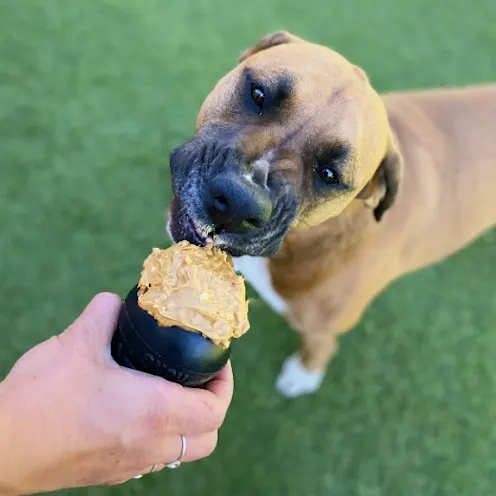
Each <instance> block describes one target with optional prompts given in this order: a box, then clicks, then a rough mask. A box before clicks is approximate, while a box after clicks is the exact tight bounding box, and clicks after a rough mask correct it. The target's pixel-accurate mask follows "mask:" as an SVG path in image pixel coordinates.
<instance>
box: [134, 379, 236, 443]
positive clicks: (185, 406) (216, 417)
mask: <svg viewBox="0 0 496 496" xmlns="http://www.w3.org/2000/svg"><path fill="white" fill-rule="evenodd" d="M224 374H225V376H224V377H225V378H224V379H220V380H219V381H218V384H217V385H214V386H213V387H214V390H216V391H217V393H218V395H217V394H216V393H213V392H211V391H209V390H208V389H200V388H188V387H183V386H181V385H179V384H176V383H173V382H169V381H165V380H163V379H161V378H158V377H150V376H143V380H142V387H141V388H140V389H141V392H142V393H144V392H145V391H146V393H145V397H144V399H143V403H144V404H146V405H148V408H149V410H148V413H147V421H146V422H142V425H144V426H146V425H148V426H152V429H153V431H154V432H155V435H158V436H161V437H162V436H163V437H168V436H171V435H177V434H184V435H197V434H204V433H207V432H211V431H214V430H217V429H219V428H220V426H221V425H222V423H223V421H224V418H225V415H226V411H227V408H228V406H229V403H230V399H231V395H232V387H231V386H232V382H231V381H230V380H229V377H230V375H229V369H228V370H227V372H225V373H224ZM152 383H153V387H150V384H152ZM219 391H220V392H219Z"/></svg>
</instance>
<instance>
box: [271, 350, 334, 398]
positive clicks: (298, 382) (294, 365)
mask: <svg viewBox="0 0 496 496" xmlns="http://www.w3.org/2000/svg"><path fill="white" fill-rule="evenodd" d="M324 375H325V373H324V371H317V372H314V371H310V370H307V369H306V368H305V367H304V366H303V363H301V359H300V357H299V355H298V354H294V355H291V356H290V357H289V358H288V359H287V360H286V361H285V362H284V364H283V366H282V368H281V372H280V373H279V376H278V378H277V379H276V383H275V387H276V390H277V391H278V392H279V393H281V394H282V395H283V396H286V397H287V398H296V397H298V396H302V395H304V394H310V393H314V392H315V391H317V389H319V388H320V386H321V384H322V381H323V380H324Z"/></svg>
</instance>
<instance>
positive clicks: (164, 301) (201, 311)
mask: <svg viewBox="0 0 496 496" xmlns="http://www.w3.org/2000/svg"><path fill="white" fill-rule="evenodd" d="M138 286H139V291H138V305H139V306H140V307H141V308H143V309H144V310H146V311H147V312H148V313H149V314H150V315H151V316H152V317H154V318H155V319H156V320H157V322H158V323H159V324H160V325H162V326H165V327H168V326H174V325H175V326H178V327H181V328H183V329H186V330H189V331H193V332H200V333H201V334H203V335H204V336H205V337H207V338H209V339H211V340H212V341H213V342H214V343H216V344H219V345H220V346H223V347H228V346H229V344H230V342H231V339H232V338H238V337H240V336H242V335H243V334H245V333H246V332H247V331H248V329H249V323H248V303H247V301H246V292H245V284H244V280H243V278H242V277H241V276H238V275H237V274H236V273H235V272H234V269H233V265H232V262H231V259H230V257H229V256H228V255H227V254H226V253H224V252H223V251H221V250H219V249H218V248H214V247H213V246H212V245H208V246H206V247H204V248H201V247H198V246H195V245H192V244H190V243H188V242H187V241H181V242H180V243H178V244H176V245H173V246H172V247H171V248H169V249H167V250H160V249H158V248H154V249H153V251H152V253H151V254H150V255H149V256H148V258H147V259H146V260H145V262H144V265H143V271H142V273H141V278H140V281H139V283H138Z"/></svg>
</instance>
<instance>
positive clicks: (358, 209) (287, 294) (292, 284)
mask: <svg viewBox="0 0 496 496" xmlns="http://www.w3.org/2000/svg"><path fill="white" fill-rule="evenodd" d="M376 225H377V223H376V221H375V219H374V216H373V212H372V210H371V209H370V208H368V207H367V206H366V205H365V204H364V202H362V201H360V200H355V201H353V202H352V203H351V204H350V205H349V206H348V207H347V208H346V210H345V211H344V212H343V213H341V214H340V215H338V216H337V217H333V218H330V219H328V220H327V221H325V222H323V223H322V224H319V225H317V226H312V227H308V228H297V229H294V230H292V231H290V232H289V233H288V234H287V235H286V237H285V239H284V242H283V245H282V247H281V249H280V250H279V252H278V253H277V254H276V255H275V256H274V257H272V258H271V259H270V263H269V266H270V272H271V276H272V283H273V285H274V288H275V289H276V291H277V292H278V293H279V294H280V295H281V296H282V297H283V298H286V299H291V298H295V297H297V296H298V295H299V294H301V293H305V292H308V291H310V290H312V289H313V288H314V287H317V286H318V285H319V284H320V283H321V282H322V281H323V280H325V279H328V278H329V275H330V274H336V273H337V272H338V271H340V270H342V269H343V268H344V267H345V266H346V264H347V261H348V260H353V257H354V254H355V252H356V251H357V250H363V249H364V247H365V246H366V245H367V242H366V238H367V236H368V235H369V233H370V232H371V231H373V230H374V228H376Z"/></svg>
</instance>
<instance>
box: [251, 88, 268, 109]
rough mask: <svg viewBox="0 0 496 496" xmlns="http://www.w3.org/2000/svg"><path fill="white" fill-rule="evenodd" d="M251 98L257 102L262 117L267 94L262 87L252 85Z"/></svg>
mask: <svg viewBox="0 0 496 496" xmlns="http://www.w3.org/2000/svg"><path fill="white" fill-rule="evenodd" d="M251 98H252V99H253V101H254V102H255V104H256V106H257V107H258V108H259V109H260V115H262V111H263V107H264V102H265V92H264V90H263V89H262V88H260V86H257V85H256V84H252V85H251Z"/></svg>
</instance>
